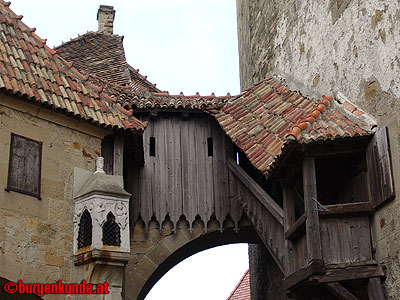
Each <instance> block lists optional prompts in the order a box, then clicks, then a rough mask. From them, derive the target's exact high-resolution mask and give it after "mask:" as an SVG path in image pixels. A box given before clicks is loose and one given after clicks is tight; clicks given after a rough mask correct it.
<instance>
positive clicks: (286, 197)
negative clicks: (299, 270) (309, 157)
mask: <svg viewBox="0 0 400 300" xmlns="http://www.w3.org/2000/svg"><path fill="white" fill-rule="evenodd" d="M282 190H283V213H284V220H283V228H284V232H287V231H288V230H289V229H290V228H291V227H292V226H293V225H294V223H295V222H296V216H295V202H294V201H295V199H294V193H293V189H292V187H291V186H290V184H289V183H288V182H282ZM292 249H293V248H292V242H291V241H290V240H289V239H287V238H285V254H284V255H285V258H284V259H285V260H284V261H285V266H284V267H285V276H288V275H290V274H291V273H293V271H295V270H293V253H292Z"/></svg>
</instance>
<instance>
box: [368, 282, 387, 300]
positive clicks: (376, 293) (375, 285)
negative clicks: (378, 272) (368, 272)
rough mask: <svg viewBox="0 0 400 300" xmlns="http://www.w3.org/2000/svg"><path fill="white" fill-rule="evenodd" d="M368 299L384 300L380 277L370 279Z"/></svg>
mask: <svg viewBox="0 0 400 300" xmlns="http://www.w3.org/2000/svg"><path fill="white" fill-rule="evenodd" d="M368 298H369V300H384V299H385V296H384V295H383V290H382V283H381V279H380V278H379V277H374V278H370V279H369V280H368Z"/></svg>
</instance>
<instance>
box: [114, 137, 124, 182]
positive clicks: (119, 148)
mask: <svg viewBox="0 0 400 300" xmlns="http://www.w3.org/2000/svg"><path fill="white" fill-rule="evenodd" d="M123 167H124V137H123V135H122V134H115V135H114V164H113V175H118V176H122V175H123Z"/></svg>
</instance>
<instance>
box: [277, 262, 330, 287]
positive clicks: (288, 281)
mask: <svg viewBox="0 0 400 300" xmlns="http://www.w3.org/2000/svg"><path fill="white" fill-rule="evenodd" d="M324 272H325V264H324V262H323V261H322V260H314V261H312V262H311V263H310V265H308V266H307V267H304V268H300V269H299V270H298V271H296V272H294V273H293V274H291V275H289V276H287V277H285V280H284V286H285V289H291V288H293V287H294V286H297V285H299V284H300V283H302V282H304V281H310V279H312V276H313V275H316V274H321V273H324Z"/></svg>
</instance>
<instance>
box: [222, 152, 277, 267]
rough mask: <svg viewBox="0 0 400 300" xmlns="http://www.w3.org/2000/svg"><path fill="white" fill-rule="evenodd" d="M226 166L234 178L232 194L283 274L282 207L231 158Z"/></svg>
mask: <svg viewBox="0 0 400 300" xmlns="http://www.w3.org/2000/svg"><path fill="white" fill-rule="evenodd" d="M228 167H229V170H230V172H231V173H232V174H233V175H234V176H233V178H235V179H236V180H235V182H234V184H233V186H235V188H236V191H235V193H234V194H236V195H237V196H238V200H239V202H240V204H241V205H242V207H243V209H244V210H245V212H246V214H247V216H248V217H249V219H250V220H251V221H252V223H253V224H254V226H255V229H256V231H257V233H258V235H259V236H260V237H261V239H262V241H263V243H264V245H265V247H266V248H267V249H268V251H269V252H270V254H271V256H272V257H273V259H274V260H275V262H276V263H277V265H278V267H279V268H280V270H281V271H282V273H283V274H285V270H284V238H285V237H284V228H283V221H284V219H283V209H282V208H281V207H280V206H279V205H278V204H277V203H276V202H275V201H274V200H273V199H272V198H271V197H270V196H269V195H268V194H267V193H266V192H265V191H264V190H263V189H262V188H261V187H260V186H259V185H258V184H257V183H256V182H255V181H254V180H253V179H252V178H251V177H250V176H249V175H248V174H247V173H246V172H245V171H244V170H243V169H242V168H241V167H240V166H239V165H237V164H236V162H235V161H234V160H233V159H229V160H228Z"/></svg>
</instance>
